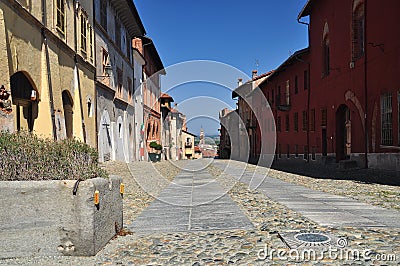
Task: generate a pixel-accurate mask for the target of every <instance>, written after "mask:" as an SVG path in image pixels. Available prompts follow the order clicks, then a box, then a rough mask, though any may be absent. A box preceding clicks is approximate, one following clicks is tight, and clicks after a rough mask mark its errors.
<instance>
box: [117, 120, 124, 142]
mask: <svg viewBox="0 0 400 266" xmlns="http://www.w3.org/2000/svg"><path fill="white" fill-rule="evenodd" d="M118 135H119V138H120V139H122V137H123V133H122V123H118Z"/></svg>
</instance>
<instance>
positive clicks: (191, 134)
mask: <svg viewBox="0 0 400 266" xmlns="http://www.w3.org/2000/svg"><path fill="white" fill-rule="evenodd" d="M182 132H185V133H186V134H188V135H190V136H193V137H197V136H196V135H195V134H193V133H190V132H189V131H187V130H182Z"/></svg>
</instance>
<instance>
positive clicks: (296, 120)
mask: <svg viewBox="0 0 400 266" xmlns="http://www.w3.org/2000/svg"><path fill="white" fill-rule="evenodd" d="M293 120H294V131H295V132H299V113H294V118H293Z"/></svg>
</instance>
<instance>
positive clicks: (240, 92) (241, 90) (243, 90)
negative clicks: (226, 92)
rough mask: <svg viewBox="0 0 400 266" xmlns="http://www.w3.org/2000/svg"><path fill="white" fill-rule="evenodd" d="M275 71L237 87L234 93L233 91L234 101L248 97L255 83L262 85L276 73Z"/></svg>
mask: <svg viewBox="0 0 400 266" xmlns="http://www.w3.org/2000/svg"><path fill="white" fill-rule="evenodd" d="M274 71H275V70H271V71H268V72H266V73H264V74H261V75H259V76H256V77H254V78H252V79H251V80H249V81H247V82H245V83H243V84H242V85H241V86H239V87H237V88H236V89H235V90H234V91H232V99H233V98H236V97H238V96H241V97H244V96H245V95H248V94H249V93H250V92H251V91H252V89H253V86H251V85H252V84H253V82H255V83H256V85H257V86H258V85H260V84H261V83H262V82H263V81H264V80H265V79H266V78H268V77H269V76H270V75H271V74H272V73H274Z"/></svg>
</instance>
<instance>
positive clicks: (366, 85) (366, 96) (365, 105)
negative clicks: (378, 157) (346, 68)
mask: <svg viewBox="0 0 400 266" xmlns="http://www.w3.org/2000/svg"><path fill="white" fill-rule="evenodd" d="M367 21H368V20H367V0H364V95H365V96H364V99H365V102H364V109H365V114H364V157H365V158H364V168H368V75H367V70H368V67H367V63H368V60H367V59H368V58H367V55H368V54H367V47H368V45H367V43H368V42H367Z"/></svg>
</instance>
